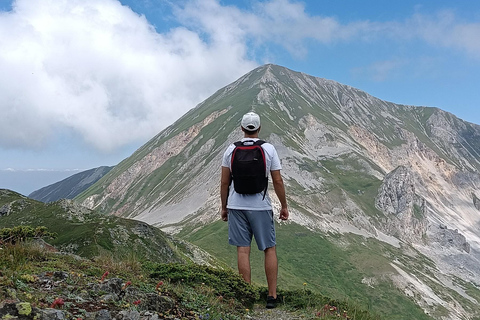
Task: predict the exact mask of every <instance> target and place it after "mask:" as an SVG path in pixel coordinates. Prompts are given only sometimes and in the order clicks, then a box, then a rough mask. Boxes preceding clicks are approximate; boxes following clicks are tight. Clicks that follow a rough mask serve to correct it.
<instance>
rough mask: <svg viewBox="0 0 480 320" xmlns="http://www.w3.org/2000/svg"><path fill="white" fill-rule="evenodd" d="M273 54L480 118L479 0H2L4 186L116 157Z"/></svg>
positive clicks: (274, 59) (0, 149)
mask: <svg viewBox="0 0 480 320" xmlns="http://www.w3.org/2000/svg"><path fill="white" fill-rule="evenodd" d="M264 63H274V64H278V65H282V66H285V67H287V68H290V69H293V70H296V71H301V72H305V73H307V74H310V75H313V76H317V77H321V78H327V79H332V80H335V81H338V82H341V83H343V84H347V85H350V86H353V87H356V88H359V89H361V90H364V91H366V92H368V93H370V94H372V95H374V96H376V97H378V98H381V99H384V100H387V101H391V102H395V103H400V104H409V105H418V106H434V107H439V108H441V109H443V110H446V111H449V112H452V113H453V114H455V115H456V116H458V117H460V118H462V119H464V120H467V121H470V122H473V123H476V124H480V112H479V111H478V107H479V102H480V90H479V89H478V87H479V84H480V81H479V80H480V76H479V74H480V1H474V0H465V1H455V2H454V1H440V0H437V1H433V0H432V1H358V0H342V1H339V0H328V1H323V0H309V1H295V0H268V1H267V0H265V1H260V0H245V1H234V0H223V1H220V0H178V1H172V0H135V1H134V0H128V1H127V0H121V1H117V0H18V1H14V2H12V1H6V0H0V112H1V114H2V117H0V188H9V189H13V190H15V191H18V192H21V193H23V194H28V193H30V192H32V191H34V190H36V189H38V188H40V187H43V186H45V185H47V184H50V183H53V182H56V181H58V180H59V179H60V178H61V177H67V176H69V175H71V174H72V173H75V172H78V171H81V170H86V169H90V168H93V167H98V166H101V165H115V164H117V163H118V162H120V161H121V160H123V159H124V158H126V157H128V156H129V155H130V154H131V153H132V152H133V151H134V150H136V149H137V148H138V147H140V146H141V145H143V144H144V143H145V142H146V141H148V140H149V139H150V138H151V137H153V136H154V135H155V134H157V133H158V132H160V131H161V130H162V129H164V128H165V127H166V126H168V125H170V124H171V123H173V122H174V121H175V120H176V119H178V118H179V117H180V116H181V115H183V114H184V113H185V112H187V111H188V110H189V109H191V108H193V107H194V106H195V105H197V104H198V103H199V102H201V101H203V100H204V99H205V98H207V97H208V96H210V95H211V94H213V93H214V92H215V91H216V90H218V89H219V88H221V87H223V86H225V85H227V84H229V83H230V82H232V81H234V80H236V79H237V78H238V77H240V76H241V75H243V74H245V73H246V72H248V71H250V70H251V69H253V68H255V67H257V66H259V65H262V64H264ZM39 172H40V173H41V174H38V173H39ZM16 173H18V174H16ZM29 173H31V175H29ZM34 173H35V174H34ZM29 177H30V178H29Z"/></svg>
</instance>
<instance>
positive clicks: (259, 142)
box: [253, 140, 265, 146]
mask: <svg viewBox="0 0 480 320" xmlns="http://www.w3.org/2000/svg"><path fill="white" fill-rule="evenodd" d="M264 143H265V141H263V140H257V141H255V142H254V143H253V144H254V145H256V146H261V145H262V144H264Z"/></svg>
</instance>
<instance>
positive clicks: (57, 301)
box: [50, 298, 65, 308]
mask: <svg viewBox="0 0 480 320" xmlns="http://www.w3.org/2000/svg"><path fill="white" fill-rule="evenodd" d="M64 304H65V301H63V299H62V298H57V299H55V300H54V301H53V302H52V304H51V305H50V308H57V307H58V308H62V307H63V305H64Z"/></svg>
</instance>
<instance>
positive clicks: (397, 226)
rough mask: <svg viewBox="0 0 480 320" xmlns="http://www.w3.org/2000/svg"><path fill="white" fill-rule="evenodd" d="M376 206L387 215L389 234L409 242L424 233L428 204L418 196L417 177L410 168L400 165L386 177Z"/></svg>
mask: <svg viewBox="0 0 480 320" xmlns="http://www.w3.org/2000/svg"><path fill="white" fill-rule="evenodd" d="M375 207H376V208H377V209H379V210H380V211H382V212H383V213H384V214H385V216H386V219H385V221H384V225H383V229H384V231H385V232H387V234H390V235H393V236H398V237H399V238H400V239H402V240H406V241H409V242H410V241H413V240H416V239H419V238H421V237H422V236H423V235H424V234H425V232H426V229H427V220H426V218H425V213H426V207H427V203H426V201H425V199H423V198H421V197H419V196H417V195H416V194H415V181H414V175H413V173H412V172H411V171H410V170H409V169H408V168H407V167H405V166H399V167H398V168H396V169H395V170H393V171H392V172H390V173H388V174H387V175H386V176H385V179H384V181H383V184H382V185H381V187H380V189H379V192H378V195H377V197H376V198H375Z"/></svg>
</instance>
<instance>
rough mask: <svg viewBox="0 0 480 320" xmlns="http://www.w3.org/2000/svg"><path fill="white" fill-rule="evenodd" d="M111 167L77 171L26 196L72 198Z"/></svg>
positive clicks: (50, 200) (39, 199) (46, 200)
mask: <svg viewBox="0 0 480 320" xmlns="http://www.w3.org/2000/svg"><path fill="white" fill-rule="evenodd" d="M112 168H113V167H106V166H102V167H99V168H94V169H90V170H86V171H82V172H79V173H77V174H74V175H72V176H70V177H68V178H66V179H63V180H62V181H59V182H56V183H53V184H51V185H48V186H46V187H43V188H41V189H38V190H35V191H33V192H32V193H30V194H29V195H28V197H29V198H31V199H35V200H38V201H42V202H53V201H57V200H60V199H73V198H75V197H76V196H77V195H79V194H80V193H82V192H83V191H85V190H86V189H87V188H88V187H90V186H91V185H93V184H94V183H95V182H97V181H98V180H99V179H100V178H101V177H103V176H104V175H106V174H107V173H108V172H109V171H110V170H111V169H112Z"/></svg>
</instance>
